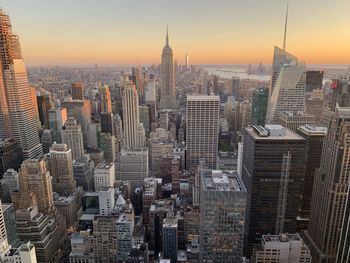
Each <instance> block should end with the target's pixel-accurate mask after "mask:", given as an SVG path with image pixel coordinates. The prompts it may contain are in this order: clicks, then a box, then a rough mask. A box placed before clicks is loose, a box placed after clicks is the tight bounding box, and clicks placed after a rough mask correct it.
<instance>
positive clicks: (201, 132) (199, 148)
mask: <svg viewBox="0 0 350 263" xmlns="http://www.w3.org/2000/svg"><path fill="white" fill-rule="evenodd" d="M219 108H220V98H219V96H207V95H188V96H187V107H186V146H187V155H186V167H187V168H188V169H189V168H196V167H197V165H198V164H199V159H201V158H204V159H205V163H206V165H207V167H208V168H210V169H216V167H217V156H218V136H219Z"/></svg>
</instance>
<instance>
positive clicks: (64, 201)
mask: <svg viewBox="0 0 350 263" xmlns="http://www.w3.org/2000/svg"><path fill="white" fill-rule="evenodd" d="M54 204H55V207H56V208H57V209H58V211H60V213H61V214H62V215H63V216H64V217H65V219H66V226H67V228H68V229H70V230H71V229H74V225H75V223H76V221H77V214H78V208H79V206H78V200H77V196H76V195H74V194H71V195H69V196H59V195H58V194H55V195H54Z"/></svg>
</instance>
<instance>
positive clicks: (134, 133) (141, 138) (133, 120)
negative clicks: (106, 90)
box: [123, 79, 145, 148]
mask: <svg viewBox="0 0 350 263" xmlns="http://www.w3.org/2000/svg"><path fill="white" fill-rule="evenodd" d="M123 125H124V143H125V147H126V148H135V147H143V146H144V144H145V131H144V129H143V125H142V124H140V116H139V98H138V94H137V90H136V88H135V85H133V84H132V83H131V82H130V81H129V80H127V79H124V87H123ZM142 133H143V134H142Z"/></svg>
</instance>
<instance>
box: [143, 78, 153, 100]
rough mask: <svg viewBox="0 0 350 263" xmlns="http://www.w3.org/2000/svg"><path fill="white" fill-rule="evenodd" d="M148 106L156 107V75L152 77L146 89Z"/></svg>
mask: <svg viewBox="0 0 350 263" xmlns="http://www.w3.org/2000/svg"><path fill="white" fill-rule="evenodd" d="M144 91H145V103H146V105H156V83H155V79H154V75H150V78H149V80H148V82H147V85H146V86H145V87H144Z"/></svg>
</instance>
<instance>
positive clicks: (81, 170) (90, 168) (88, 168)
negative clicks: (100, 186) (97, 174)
mask: <svg viewBox="0 0 350 263" xmlns="http://www.w3.org/2000/svg"><path fill="white" fill-rule="evenodd" d="M94 168H95V165H94V162H93V161H92V160H91V159H90V156H89V155H88V154H84V155H83V156H82V157H81V158H80V159H78V160H75V161H74V162H73V174H74V178H75V181H76V183H77V186H81V187H83V190H84V191H93V190H94V173H93V172H94Z"/></svg>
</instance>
